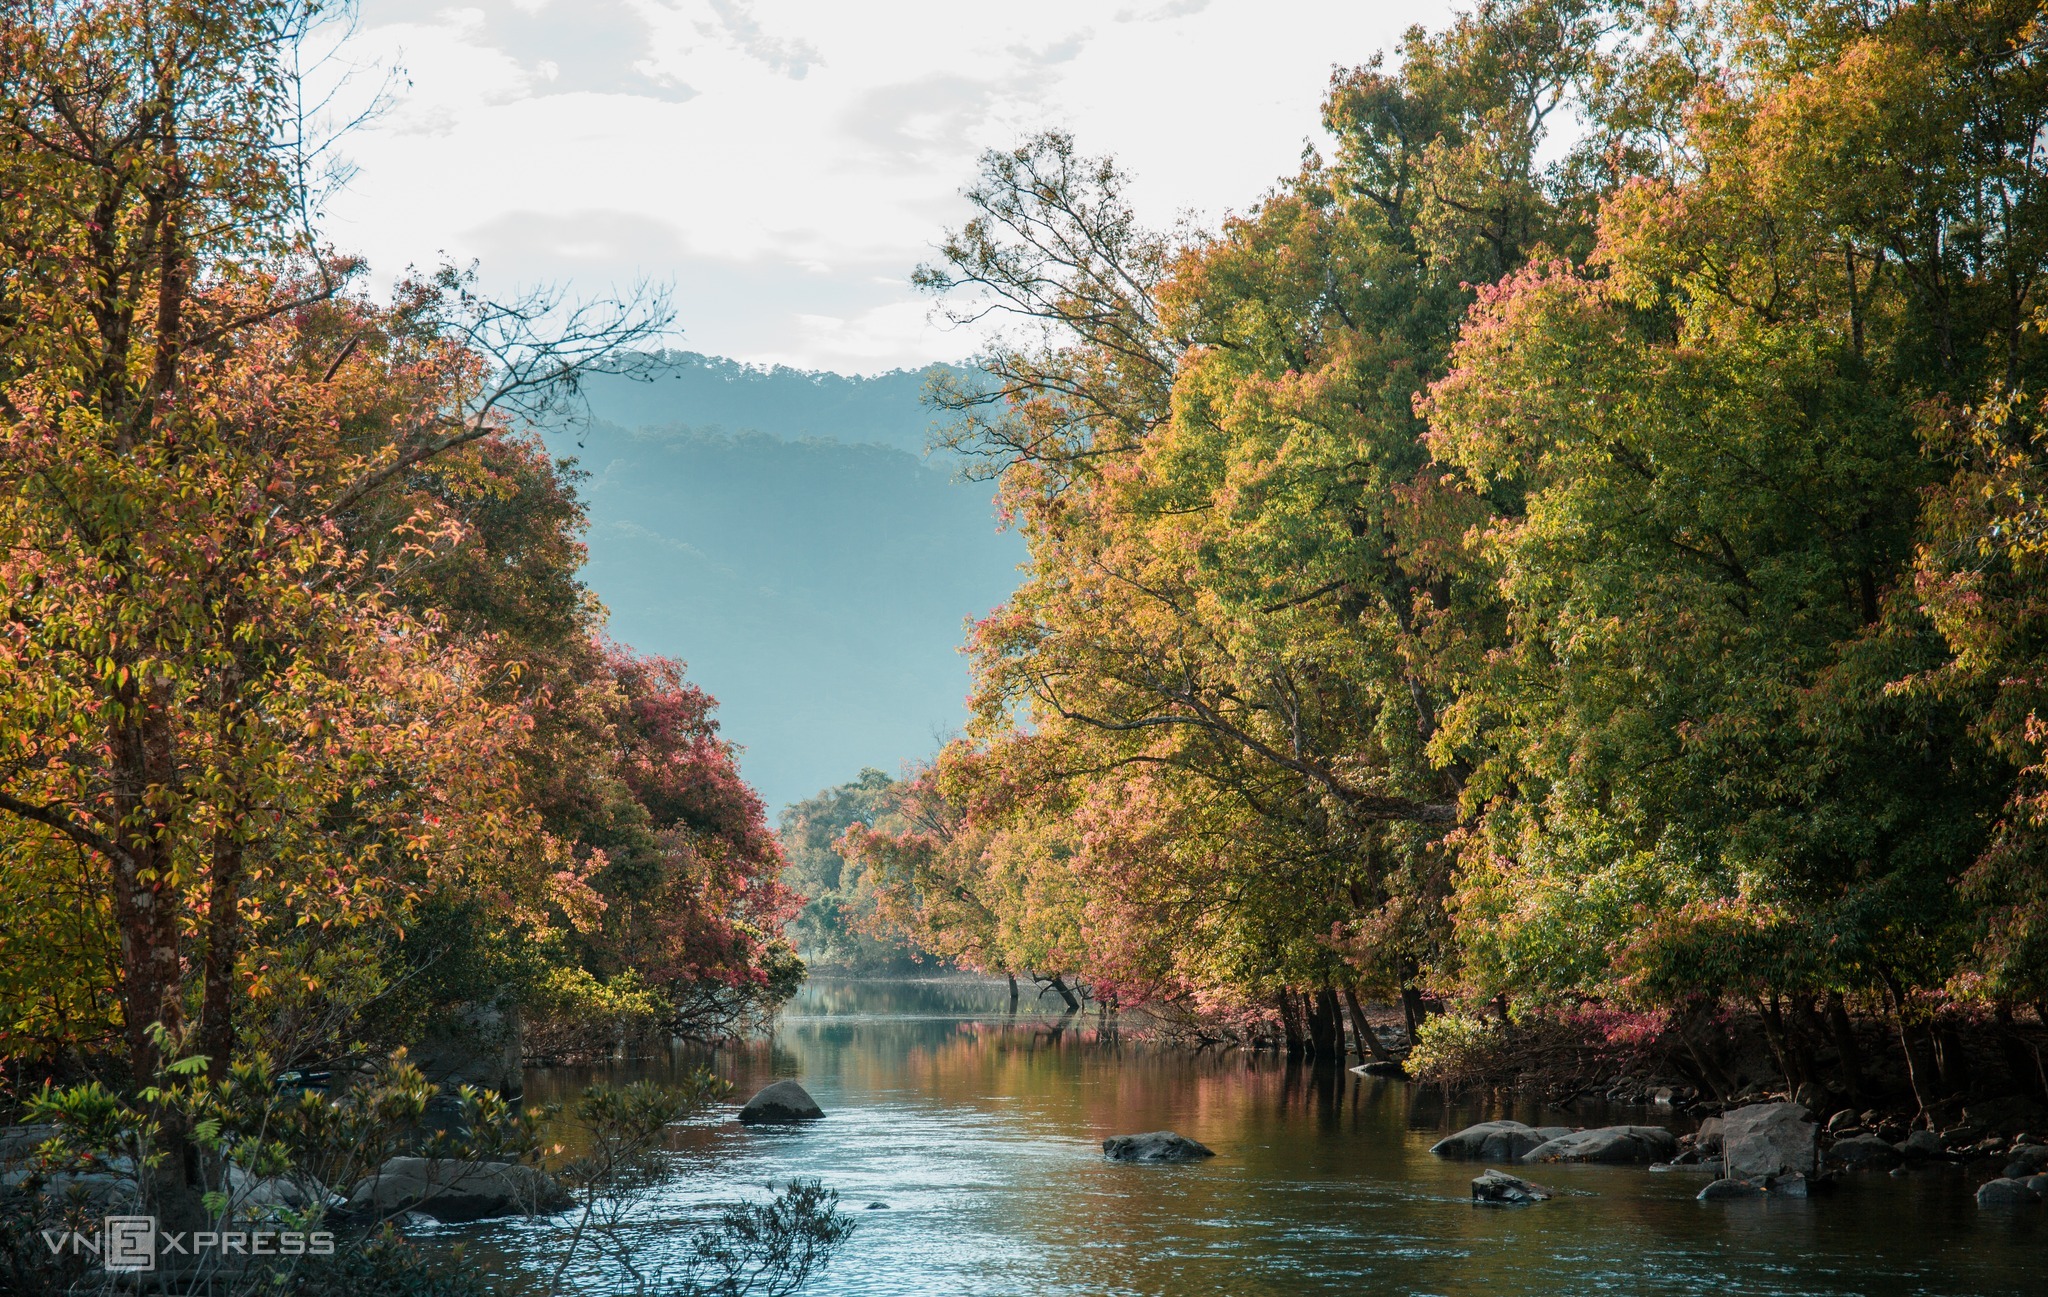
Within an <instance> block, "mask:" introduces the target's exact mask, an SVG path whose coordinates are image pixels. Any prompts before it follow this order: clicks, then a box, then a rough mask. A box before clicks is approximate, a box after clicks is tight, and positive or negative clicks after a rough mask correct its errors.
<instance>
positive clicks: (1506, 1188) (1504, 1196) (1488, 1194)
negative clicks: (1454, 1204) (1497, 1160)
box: [1472, 1171, 1556, 1207]
mask: <svg viewBox="0 0 2048 1297" xmlns="http://www.w3.org/2000/svg"><path fill="white" fill-rule="evenodd" d="M1555 1196H1556V1195H1555V1194H1553V1193H1552V1192H1551V1191H1550V1190H1548V1189H1546V1188H1544V1187H1543V1186H1542V1185H1540V1184H1530V1183H1529V1182H1528V1181H1527V1180H1524V1179H1522V1178H1520V1177H1519V1176H1512V1175H1509V1174H1508V1173H1507V1172H1505V1171H1488V1172H1486V1173H1485V1174H1483V1175H1480V1176H1476V1177H1474V1178H1473V1181H1472V1201H1473V1202H1476V1203H1483V1204H1485V1205H1486V1206H1489V1207H1518V1206H1520V1205H1522V1204H1523V1203H1529V1202H1544V1201H1547V1200H1548V1199H1550V1198H1553V1197H1555Z"/></svg>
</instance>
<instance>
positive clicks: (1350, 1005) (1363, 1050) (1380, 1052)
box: [1344, 982, 1395, 1063]
mask: <svg viewBox="0 0 2048 1297" xmlns="http://www.w3.org/2000/svg"><path fill="white" fill-rule="evenodd" d="M1344 1007H1345V1008H1346V1009H1349V1010H1350V1011H1351V1030H1352V1031H1354V1032H1355V1033H1357V1035H1358V1056H1359V1057H1360V1058H1364V1057H1365V1056H1366V1055H1367V1054H1371V1055H1372V1058H1373V1060H1374V1061H1375V1062H1380V1063H1391V1062H1394V1061H1395V1060H1394V1055H1393V1052H1392V1051H1391V1050H1389V1049H1388V1048H1387V1046H1386V1043H1385V1042H1384V1041H1382V1040H1381V1039H1380V1033H1378V1032H1377V1031H1374V1030H1373V1029H1372V1024H1371V1023H1369V1022H1367V1021H1366V1020H1365V1010H1364V1009H1362V1008H1360V1007H1359V1006H1358V988H1357V987H1356V986H1353V985H1351V984H1350V983H1348V982H1347V983H1345V986H1344Z"/></svg>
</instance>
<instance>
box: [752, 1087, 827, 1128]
mask: <svg viewBox="0 0 2048 1297" xmlns="http://www.w3.org/2000/svg"><path fill="white" fill-rule="evenodd" d="M824 1115H825V1110H824V1109H823V1108H820V1107H819V1106H818V1101H817V1100H816V1099H813V1098H812V1097H811V1096H810V1092H809V1091H807V1090H805V1089H804V1088H803V1087H802V1086H800V1085H798V1084H797V1083H796V1082H795V1081H777V1082H776V1083H775V1084H773V1085H768V1086H763V1087H762V1088H761V1089H760V1090H759V1091H758V1092H757V1093H756V1094H755V1095H754V1097H753V1098H751V1099H749V1100H747V1102H746V1106H745V1107H743V1108H741V1109H740V1120H741V1121H742V1122H745V1123H746V1124H747V1125H749V1126H753V1125H778V1124H780V1123H783V1122H790V1121H815V1120H816V1119H818V1118H819V1117H822V1116H824Z"/></svg>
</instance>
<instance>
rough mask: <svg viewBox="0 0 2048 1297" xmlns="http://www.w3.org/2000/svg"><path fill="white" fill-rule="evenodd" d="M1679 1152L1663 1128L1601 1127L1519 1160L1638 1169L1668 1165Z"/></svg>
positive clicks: (1673, 1138) (1554, 1142)
mask: <svg viewBox="0 0 2048 1297" xmlns="http://www.w3.org/2000/svg"><path fill="white" fill-rule="evenodd" d="M1677 1152H1678V1138H1677V1136H1675V1135H1673V1134H1672V1133H1671V1132H1670V1131H1668V1130H1666V1129H1664V1128H1663V1127H1662V1126H1602V1127H1600V1128H1599V1129H1597V1130H1579V1131H1573V1132H1572V1133H1571V1134H1569V1135H1560V1136H1558V1137H1557V1138H1556V1139H1552V1140H1549V1141H1547V1142H1545V1143H1542V1144H1538V1145H1537V1146H1536V1147H1535V1148H1532V1149H1530V1150H1529V1151H1528V1152H1527V1153H1524V1154H1523V1155H1522V1157H1521V1159H1520V1160H1521V1161H1522V1162H1523V1163H1525V1164H1526V1163H1531V1162H1604V1163H1610V1164H1617V1165H1640V1164H1643V1163H1648V1162H1668V1161H1670V1160H1671V1159H1672V1157H1674V1156H1675V1155H1676V1154H1677Z"/></svg>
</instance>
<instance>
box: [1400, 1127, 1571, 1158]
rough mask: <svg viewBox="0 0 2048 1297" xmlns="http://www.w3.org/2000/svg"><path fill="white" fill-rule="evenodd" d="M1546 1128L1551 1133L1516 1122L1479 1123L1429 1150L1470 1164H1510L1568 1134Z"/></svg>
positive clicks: (1438, 1142) (1444, 1138) (1555, 1128)
mask: <svg viewBox="0 0 2048 1297" xmlns="http://www.w3.org/2000/svg"><path fill="white" fill-rule="evenodd" d="M1550 1129H1551V1131H1552V1132H1554V1133H1551V1134H1546V1133H1544V1132H1543V1131H1541V1130H1538V1129H1536V1127H1534V1126H1524V1125H1523V1124H1522V1123H1521V1122H1519V1121H1482V1122H1480V1123H1479V1124H1478V1125H1476V1126H1467V1127H1465V1129H1463V1130H1461V1131H1459V1132H1458V1133H1457V1134H1455V1135H1446V1136H1444V1137H1443V1138H1442V1139H1440V1140H1438V1141H1437V1142H1436V1143H1434V1144H1432V1145H1430V1147H1429V1151H1430V1152H1432V1153H1434V1154H1436V1155H1437V1156H1438V1157H1453V1158H1462V1159H1465V1160H1468V1161H1473V1162H1512V1161H1514V1160H1515V1159H1516V1158H1518V1157H1520V1156H1521V1155H1522V1154H1524V1153H1526V1152H1528V1151H1529V1150H1530V1149H1532V1148H1535V1147H1536V1146H1538V1145H1539V1144H1543V1143H1547V1142H1548V1141H1549V1140H1551V1139H1554V1138H1556V1135H1557V1134H1562V1133H1568V1132H1565V1131H1564V1130H1563V1129H1562V1128H1561V1127H1551V1128H1550Z"/></svg>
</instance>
